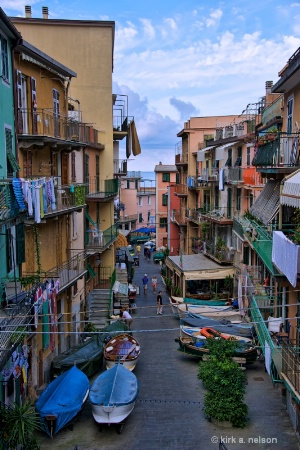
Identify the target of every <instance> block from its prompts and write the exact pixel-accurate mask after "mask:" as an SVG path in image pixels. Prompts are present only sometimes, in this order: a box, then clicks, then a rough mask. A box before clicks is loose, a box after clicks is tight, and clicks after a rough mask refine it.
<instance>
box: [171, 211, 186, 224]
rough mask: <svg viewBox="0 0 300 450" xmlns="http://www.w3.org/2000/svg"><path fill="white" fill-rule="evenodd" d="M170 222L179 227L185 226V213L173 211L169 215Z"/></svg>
mask: <svg viewBox="0 0 300 450" xmlns="http://www.w3.org/2000/svg"><path fill="white" fill-rule="evenodd" d="M171 220H172V222H175V223H176V224H177V225H179V226H184V227H186V226H187V222H186V214H185V211H181V210H180V211H177V210H176V209H173V211H172V213H171Z"/></svg>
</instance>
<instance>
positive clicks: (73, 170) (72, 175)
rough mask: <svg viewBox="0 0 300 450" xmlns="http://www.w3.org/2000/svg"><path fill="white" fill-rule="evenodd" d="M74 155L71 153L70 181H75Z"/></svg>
mask: <svg viewBox="0 0 300 450" xmlns="http://www.w3.org/2000/svg"><path fill="white" fill-rule="evenodd" d="M75 163H76V153H75V152H73V153H72V158H71V180H72V181H76V165H75Z"/></svg>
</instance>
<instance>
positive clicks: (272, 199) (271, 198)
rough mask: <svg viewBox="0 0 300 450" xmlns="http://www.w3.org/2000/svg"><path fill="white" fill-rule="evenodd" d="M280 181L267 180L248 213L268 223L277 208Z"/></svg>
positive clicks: (276, 211)
mask: <svg viewBox="0 0 300 450" xmlns="http://www.w3.org/2000/svg"><path fill="white" fill-rule="evenodd" d="M279 193H280V181H278V180H268V181H267V183H266V184H265V186H264V188H263V190H262V191H261V192H260V194H259V196H258V197H257V199H256V200H255V202H254V203H253V205H252V206H251V208H250V213H251V214H252V215H253V216H254V217H256V218H257V219H258V220H260V221H261V222H262V223H263V224H264V225H268V224H269V223H270V222H271V221H272V220H273V218H274V217H275V216H276V214H277V213H278V210H279V206H280V204H279Z"/></svg>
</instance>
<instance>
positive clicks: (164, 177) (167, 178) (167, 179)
mask: <svg viewBox="0 0 300 450" xmlns="http://www.w3.org/2000/svg"><path fill="white" fill-rule="evenodd" d="M162 181H165V182H170V173H163V174H162Z"/></svg>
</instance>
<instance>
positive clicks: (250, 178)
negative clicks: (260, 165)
mask: <svg viewBox="0 0 300 450" xmlns="http://www.w3.org/2000/svg"><path fill="white" fill-rule="evenodd" d="M243 182H244V185H245V186H249V187H251V188H256V187H259V188H261V187H263V186H264V181H263V178H262V176H261V174H260V173H258V172H257V170H256V169H255V167H245V168H244V171H243Z"/></svg>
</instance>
